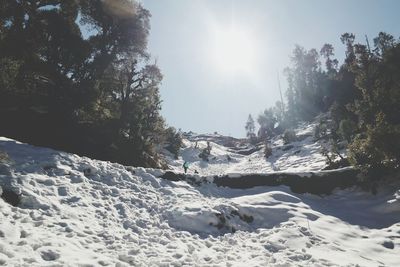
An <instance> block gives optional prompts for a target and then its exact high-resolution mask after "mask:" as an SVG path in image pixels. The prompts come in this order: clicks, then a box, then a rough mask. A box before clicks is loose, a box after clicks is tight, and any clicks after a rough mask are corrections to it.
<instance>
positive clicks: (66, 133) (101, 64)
mask: <svg viewBox="0 0 400 267" xmlns="http://www.w3.org/2000/svg"><path fill="white" fill-rule="evenodd" d="M149 19H150V13H149V11H147V10H146V9H144V8H143V7H142V6H141V4H139V3H136V2H132V1H129V0H116V1H102V0H92V1H83V0H77V1H62V0H35V1H30V0H24V1H17V0H7V1H2V2H1V7H0V95H1V96H0V135H4V136H8V137H11V138H16V139H18V140H21V141H24V142H28V143H31V144H36V145H43V146H48V147H52V148H57V149H62V150H65V151H70V152H74V153H78V154H83V155H87V156H91V157H95V158H98V159H104V160H110V161H116V162H120V163H124V164H130V165H140V166H153V167H154V166H160V159H159V157H158V153H157V151H158V148H160V147H161V146H164V145H165V144H166V143H170V144H169V146H168V147H169V148H170V149H171V150H172V151H173V152H174V153H177V151H176V150H177V149H178V150H179V146H177V145H176V144H177V143H178V144H180V143H179V142H180V136H179V133H177V132H176V131H175V129H173V128H167V127H166V126H165V122H164V120H163V118H162V117H161V115H160V109H161V100H160V94H159V85H160V83H161V80H162V74H161V72H160V70H159V68H158V67H157V65H156V64H155V63H152V62H151V61H150V55H149V54H148V52H147V51H146V49H147V48H146V47H147V37H148V35H149V29H150V26H149V25H150V24H149ZM174 144H175V145H174ZM176 147H178V148H176Z"/></svg>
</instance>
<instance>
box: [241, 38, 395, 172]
mask: <svg viewBox="0 0 400 267" xmlns="http://www.w3.org/2000/svg"><path fill="white" fill-rule="evenodd" d="M340 39H341V41H342V43H343V44H344V46H345V47H346V55H345V60H344V62H343V64H341V65H339V62H338V60H337V59H335V58H334V56H335V54H334V48H333V46H332V45H330V44H325V45H324V46H323V47H322V48H321V50H320V51H318V50H316V49H310V50H306V49H304V48H302V47H300V46H296V47H295V49H294V51H293V55H292V58H291V59H292V64H291V66H290V67H288V68H286V69H285V74H286V76H287V81H288V88H287V91H286V103H284V104H283V103H281V102H277V104H276V106H275V107H274V108H269V109H266V110H265V111H264V112H263V113H262V114H261V115H260V116H259V117H258V120H257V121H258V123H259V125H260V130H259V131H258V134H257V135H256V134H255V132H254V129H255V127H254V120H253V118H252V117H251V116H250V117H249V119H248V122H247V124H246V130H247V134H248V137H249V138H250V139H253V140H254V139H255V140H256V141H259V140H260V139H261V140H262V139H263V138H268V137H271V136H274V135H276V134H279V133H282V132H283V131H285V130H286V129H290V128H292V127H294V126H295V125H296V123H297V122H299V121H311V120H314V119H315V117H316V116H317V115H319V114H320V113H326V114H328V115H329V117H328V118H327V119H321V121H320V123H319V125H318V127H317V129H316V133H315V135H316V138H327V139H329V140H330V142H331V143H332V147H331V150H333V151H331V155H332V154H335V150H337V144H339V143H340V144H345V146H347V147H348V151H349V153H348V160H349V161H350V163H351V164H353V165H354V166H357V167H360V168H362V169H364V170H368V171H372V170H382V169H392V170H393V169H398V168H399V165H400V43H399V40H397V39H396V38H394V37H393V36H392V35H390V34H387V33H384V32H381V33H379V35H378V36H377V37H376V38H374V39H373V42H372V43H371V44H370V42H369V40H368V39H366V42H365V44H364V43H356V42H355V36H354V34H350V33H345V34H343V35H342V36H341V38H340ZM249 125H250V126H249ZM251 125H252V126H251ZM277 125H278V126H277ZM324 153H325V154H326V155H327V156H328V157H329V154H330V152H329V151H325V152H324Z"/></svg>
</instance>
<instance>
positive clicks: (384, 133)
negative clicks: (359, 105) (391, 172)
mask: <svg viewBox="0 0 400 267" xmlns="http://www.w3.org/2000/svg"><path fill="white" fill-rule="evenodd" d="M366 127H367V130H366V132H365V133H364V134H358V135H357V136H356V137H355V138H354V140H353V142H352V143H351V144H350V145H349V160H350V162H351V163H352V164H353V165H356V166H358V167H360V168H362V169H364V170H366V171H369V170H374V169H381V168H390V169H398V168H399V164H400V125H398V124H397V125H392V124H389V123H388V122H387V120H386V118H385V116H384V115H383V113H379V114H377V116H376V123H375V124H374V125H367V126H366Z"/></svg>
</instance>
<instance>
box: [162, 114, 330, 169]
mask: <svg viewBox="0 0 400 267" xmlns="http://www.w3.org/2000/svg"><path fill="white" fill-rule="evenodd" d="M316 125H317V122H314V123H311V124H305V123H304V124H300V125H299V126H298V127H297V128H296V129H295V132H296V135H297V137H298V139H299V140H298V141H296V142H292V143H290V144H287V145H285V144H284V142H283V140H282V138H281V137H280V136H278V137H275V138H273V139H272V140H271V147H272V156H270V157H269V158H268V159H265V157H264V148H263V147H259V148H258V151H255V152H254V153H251V154H250V155H243V154H241V153H240V151H241V150H240V149H234V147H227V146H226V145H223V144H222V143H221V140H223V139H224V138H229V137H223V136H221V135H218V134H209V135H196V134H193V133H191V134H187V135H186V138H184V140H183V141H184V147H183V148H182V149H181V151H180V157H179V159H178V160H175V159H173V157H172V156H171V155H168V153H166V154H167V155H168V156H167V160H168V163H169V167H170V168H171V169H172V170H174V171H175V172H182V171H183V169H182V165H183V163H184V162H185V161H187V162H189V163H190V166H189V172H190V173H193V172H194V170H197V172H198V173H199V174H201V175H223V174H232V173H241V174H243V173H270V172H275V171H286V172H310V171H319V170H321V169H323V168H324V167H326V162H325V161H326V160H325V157H324V156H322V155H321V154H320V151H321V147H322V145H324V143H321V142H319V141H315V140H314V137H313V136H314V128H315V126H316ZM231 139H232V138H229V140H228V141H231V142H233V143H235V142H236V145H239V146H240V143H241V142H240V140H238V139H236V140H231ZM207 141H208V142H210V144H211V147H212V149H211V156H210V157H209V162H205V161H203V160H202V159H200V158H199V156H198V155H199V154H200V153H201V151H202V150H203V149H204V148H205V147H207ZM196 143H197V147H196ZM243 148H247V149H250V148H251V147H250V148H249V147H243ZM253 148H255V149H256V147H253ZM242 151H243V150H242ZM228 156H229V157H230V158H231V160H228Z"/></svg>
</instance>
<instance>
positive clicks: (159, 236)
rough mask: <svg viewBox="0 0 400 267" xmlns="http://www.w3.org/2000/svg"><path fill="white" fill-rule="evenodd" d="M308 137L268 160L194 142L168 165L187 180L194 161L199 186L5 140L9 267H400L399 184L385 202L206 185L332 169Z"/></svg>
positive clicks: (1, 219)
mask: <svg viewBox="0 0 400 267" xmlns="http://www.w3.org/2000/svg"><path fill="white" fill-rule="evenodd" d="M311 131H312V126H307V125H304V126H303V127H302V129H299V130H298V131H297V134H298V135H300V136H303V138H301V139H302V141H298V142H295V143H292V144H290V145H291V146H290V147H288V145H286V146H285V145H283V143H282V140H279V139H276V140H273V142H274V151H273V156H272V157H271V158H270V159H269V160H265V158H264V157H263V154H262V150H255V151H250V152H253V153H250V152H248V153H247V152H244V151H248V148H246V147H243V148H240V149H239V148H236V149H233V148H232V147H229V144H226V143H223V141H224V140H226V139H224V138H222V139H221V138H217V137H216V136H215V135H214V136H208V137H207V136H198V135H197V136H192V137H188V138H187V139H186V140H185V148H183V149H182V157H181V158H179V159H178V160H173V159H172V158H170V159H169V165H170V166H171V168H172V170H174V172H175V173H181V172H182V167H181V166H182V163H183V162H184V161H190V163H191V165H190V168H189V171H190V172H191V174H193V172H194V170H197V171H198V172H199V175H197V176H196V175H194V176H193V177H199V178H202V179H203V180H204V181H206V182H203V183H199V184H198V185H196V184H191V183H187V182H185V181H169V180H166V179H162V178H160V177H161V176H163V175H165V173H166V172H165V171H163V170H157V169H144V168H132V167H126V166H122V165H120V164H115V163H110V162H104V161H98V160H92V159H89V158H85V157H79V156H77V155H73V154H68V153H63V152H58V151H54V150H51V149H45V148H38V147H34V146H30V145H27V144H22V143H19V142H17V141H14V140H11V139H7V138H0V151H4V152H6V153H7V154H8V158H9V160H6V161H4V162H3V163H1V164H0V188H1V189H0V191H2V199H0V265H3V266H130V265H131V266H244V265H245V266H400V257H399V255H400V191H396V189H398V188H400V186H399V184H398V183H393V184H391V185H386V186H381V187H380V188H379V190H378V193H377V194H376V195H373V194H371V193H368V192H364V191H362V190H361V189H359V188H357V187H352V188H348V189H345V190H339V189H336V190H335V191H333V193H332V194H330V195H323V196H318V195H313V194H296V193H293V192H292V191H291V190H290V188H289V187H288V186H284V185H278V186H258V187H254V188H248V189H232V188H227V187H218V186H216V185H215V184H213V183H207V181H210V182H211V181H212V179H213V178H212V177H213V176H215V175H227V177H230V178H232V179H235V177H236V178H237V177H238V176H239V175H241V174H250V173H265V172H269V173H274V172H276V173H279V172H282V171H288V172H297V173H305V172H318V171H319V170H321V169H322V168H323V167H324V166H325V165H324V164H325V163H324V162H325V161H324V158H323V157H322V156H321V155H320V154H319V153H318V151H319V146H320V144H319V143H317V142H314V141H313V140H312V136H311ZM207 138H210V140H209V141H210V142H212V144H211V145H212V151H211V157H210V161H209V162H203V161H201V160H200V159H199V158H198V153H199V151H200V150H201V149H202V148H203V147H204V146H206V141H207V140H206V139H207ZM218 140H219V141H218ZM196 141H197V145H198V147H197V148H195V146H196V144H195V143H196ZM231 141H235V140H231ZM236 141H237V140H236ZM247 154H248V155H247ZM227 155H229V157H230V158H231V159H230V160H228V157H227Z"/></svg>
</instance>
